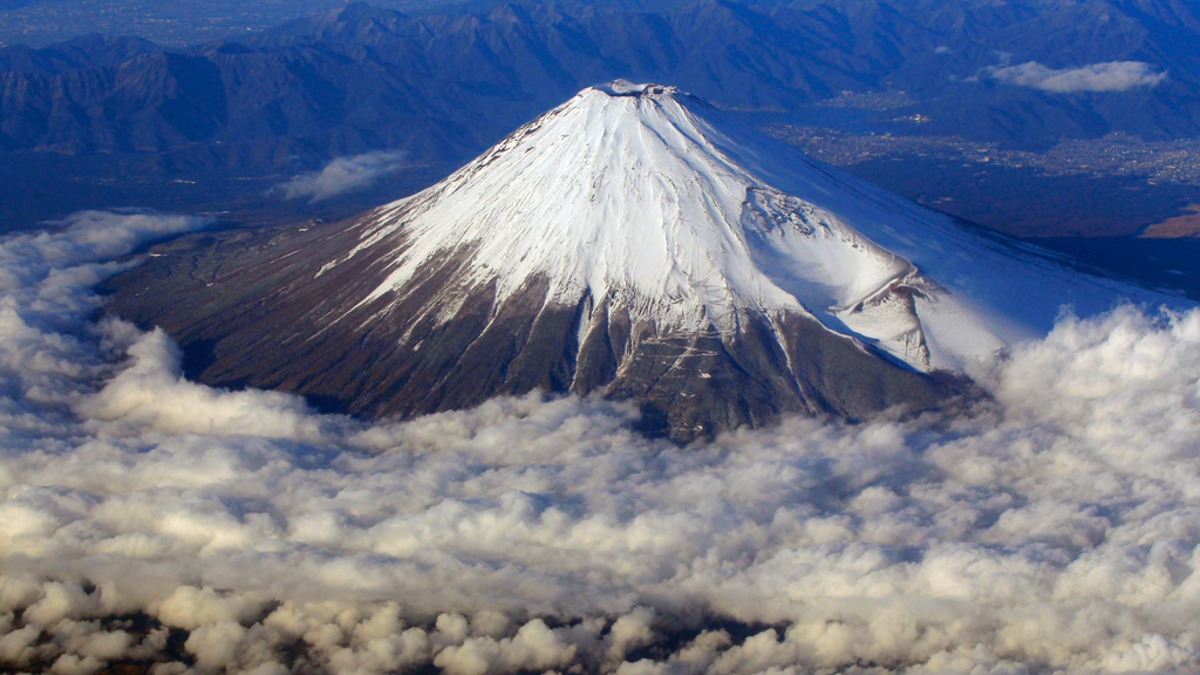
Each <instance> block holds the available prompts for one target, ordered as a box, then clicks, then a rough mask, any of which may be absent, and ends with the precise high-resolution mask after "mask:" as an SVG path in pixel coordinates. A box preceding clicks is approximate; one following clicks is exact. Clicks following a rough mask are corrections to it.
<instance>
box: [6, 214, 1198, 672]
mask: <svg viewBox="0 0 1200 675" xmlns="http://www.w3.org/2000/svg"><path fill="white" fill-rule="evenodd" d="M130 217H136V218H151V219H153V218H155V217H154V216H151V215H148V214H139V215H136V216H132V215H130V214H125V215H119V214H118V215H114V216H111V217H109V216H100V215H93V216H90V217H89V218H87V219H84V220H89V219H90V222H95V223H106V224H105V225H104V227H111V228H115V232H114V234H113V235H111V236H101V233H100V232H89V233H88V235H87V236H80V234H79V232H78V231H74V233H73V234H72V233H71V232H72V230H71V229H68V230H67V232H64V233H60V234H58V235H23V236H20V237H9V238H7V239H2V240H0V278H3V279H6V280H8V282H7V285H6V286H4V287H3V288H0V308H3V309H4V312H5V313H4V314H0V318H2V319H3V320H0V338H2V339H0V662H2V663H0V667H3V668H14V669H15V668H25V669H32V668H35V667H42V668H48V667H50V665H53V666H54V667H55V668H56V669H57V670H59V671H61V672H86V671H89V670H95V669H96V668H99V667H102V666H103V665H104V664H106V663H111V662H112V661H114V660H116V659H119V658H122V657H124V658H137V659H158V660H163V659H166V658H169V657H167V656H166V654H167V650H166V645H167V641H168V636H169V634H170V632H171V631H175V632H176V635H177V636H178V637H180V638H183V639H182V641H180V642H179V643H177V644H181V645H182V646H183V653H182V654H181V653H180V652H178V651H175V652H172V653H174V654H175V656H176V658H182V657H186V658H187V659H190V660H191V661H190V662H189V663H182V662H180V663H164V664H161V665H160V666H159V671H160V672H184V671H186V670H187V669H188V668H194V669H198V670H201V671H208V672H217V671H220V670H221V669H229V670H236V671H245V672H260V673H277V672H286V671H311V670H319V669H326V670H331V671H338V672H350V671H358V672H391V671H396V670H403V669H406V668H414V667H420V666H437V667H440V668H443V669H446V670H448V671H453V672H460V673H476V672H516V671H523V670H530V669H538V670H542V669H558V670H566V669H568V668H569V667H570V666H572V665H573V664H575V663H582V664H585V665H586V666H588V667H590V668H595V669H598V670H602V671H605V672H622V673H702V672H712V673H746V672H760V671H769V670H770V669H775V670H776V672H809V671H813V670H818V669H828V670H845V671H851V672H852V671H855V669H860V670H861V671H862V672H869V671H870V669H868V668H866V667H864V666H860V665H859V664H881V665H880V666H879V668H878V669H877V670H881V669H885V667H886V668H890V669H893V670H898V671H907V672H913V673H918V672H928V673H934V672H947V671H957V672H972V671H974V672H995V673H1000V672H1028V671H1030V670H1041V669H1044V670H1062V671H1115V670H1138V671H1164V672H1172V671H1174V672H1180V671H1195V670H1196V669H1197V668H1200V637H1198V636H1200V618H1198V617H1200V571H1198V569H1197V568H1198V566H1200V557H1198V556H1197V555H1196V551H1198V550H1200V462H1198V461H1197V460H1198V459H1200V441H1198V440H1197V439H1200V313H1196V312H1193V313H1189V314H1181V315H1163V316H1147V315H1145V314H1143V313H1141V312H1138V311H1136V310H1133V309H1130V308H1124V309H1120V310H1118V311H1116V312H1114V313H1113V314H1111V315H1109V316H1106V317H1101V318H1097V319H1092V320H1087V321H1082V320H1074V319H1067V320H1064V321H1062V322H1061V323H1060V325H1059V326H1058V327H1057V328H1056V329H1055V331H1054V333H1052V334H1051V335H1050V336H1049V337H1048V338H1047V339H1045V340H1043V341H1039V342H1035V343H1030V344H1027V345H1024V346H1022V347H1019V348H1017V349H1015V350H1013V353H1012V354H1011V357H1010V358H1009V360H1007V361H1006V362H1003V363H998V364H996V365H995V366H994V367H993V368H992V369H990V370H989V371H987V372H986V373H985V374H984V375H983V376H982V379H983V383H984V385H985V386H986V387H987V388H988V389H989V390H990V391H991V392H992V393H993V397H994V399H993V400H992V401H989V402H983V403H980V404H979V405H978V406H976V407H975V408H974V409H973V410H971V411H969V412H966V413H961V414H958V415H954V416H950V415H941V416H938V415H931V416H927V417H925V418H922V419H918V420H912V421H909V422H899V421H894V420H893V421H885V420H880V421H876V422H872V423H865V424H860V425H844V424H834V423H828V422H822V421H818V420H809V419H799V418H790V419H787V420H784V421H783V422H782V423H781V424H780V425H779V426H777V427H774V428H771V429H766V430H761V431H754V432H750V431H743V432H738V433H734V434H729V435H726V436H723V437H721V438H720V439H718V440H717V441H715V442H712V443H708V444H699V445H694V446H690V447H687V448H680V447H676V446H673V445H671V444H668V443H665V442H659V441H651V440H647V439H645V438H642V437H640V436H638V435H636V434H634V433H632V432H631V431H629V428H628V422H629V420H630V418H631V416H632V414H633V413H632V411H631V409H630V408H628V407H626V406H621V405H615V404H609V403H604V402H601V401H596V400H580V399H575V398H568V399H561V400H546V399H544V398H543V397H541V396H536V395H533V396H527V397H522V398H500V399H495V400H492V401H489V402H488V403H486V404H484V405H483V406H481V407H479V408H477V409H475V410H469V411H459V412H452V413H445V414H440V415H432V416H428V417H423V418H419V419H416V420H412V421H410V422H406V423H386V422H381V423H376V424H369V423H362V422H356V421H353V420H349V419H346V418H341V417H331V416H320V415H314V414H312V413H311V412H309V411H308V410H307V409H306V408H305V407H304V406H303V404H302V403H301V402H300V401H299V400H297V399H294V398H291V397H288V396H283V395H279V394H270V393H263V392H237V393H233V392H225V391H220V390H216V389H212V388H209V387H204V386H202V385H198V384H195V383H191V382H187V381H186V380H184V379H183V378H182V377H181V376H180V374H179V370H178V354H177V352H176V351H175V349H174V347H173V346H172V345H171V343H170V341H169V340H168V339H167V338H166V337H165V336H164V335H162V334H161V333H157V332H152V333H148V334H139V333H137V331H135V330H133V329H132V328H131V327H129V326H127V325H124V324H120V323H117V322H112V321H109V322H105V323H103V325H96V324H93V323H90V322H89V317H90V316H91V313H92V310H93V309H94V308H95V307H96V298H95V297H94V296H93V295H92V294H91V293H90V291H89V290H88V288H89V285H90V283H91V280H93V279H94V278H96V277H98V276H100V275H102V274H104V273H107V272H110V271H112V270H113V269H116V267H114V266H111V265H109V264H107V263H102V262H98V257H97V256H107V255H115V254H117V253H120V250H119V249H122V248H126V249H127V248H129V247H130V246H134V245H136V243H137V242H138V241H139V240H140V237H141V236H143V235H144V236H150V235H151V234H153V233H156V232H164V231H176V230H178V229H183V228H186V227H194V226H198V225H199V223H195V222H190V221H170V222H173V223H174V224H167V222H159V221H155V223H156V224H154V225H151V224H149V221H127V220H126V218H130ZM81 222H82V221H81ZM137 222H141V223H142V224H141V225H137V224H136V223H137ZM97 227H99V225H97ZM130 230H134V231H136V232H138V233H141V234H139V235H137V236H133V237H126V236H125V233H128V232H129V231H130ZM90 239H96V240H99V241H102V242H110V243H104V244H102V245H96V244H95V243H94V242H92V243H88V240H90ZM120 241H124V242H125V243H123V244H119V245H118V244H115V243H111V242H120ZM100 249H103V251H100ZM64 279H67V280H70V281H69V282H63V281H62V280H64ZM135 612H144V613H145V614H146V615H147V616H148V617H150V618H151V619H152V621H153V622H152V623H151V624H150V625H149V626H140V627H139V626H134V625H132V624H125V623H121V624H109V623H106V622H108V621H110V620H112V619H114V617H125V616H129V615H131V614H133V613H135ZM765 626H770V627H769V628H767V627H765ZM181 631H186V635H185V634H183V633H182V632H181ZM173 644H175V643H173ZM298 646H299V647H298Z"/></svg>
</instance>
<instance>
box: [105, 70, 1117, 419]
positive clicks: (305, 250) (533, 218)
mask: <svg viewBox="0 0 1200 675" xmlns="http://www.w3.org/2000/svg"><path fill="white" fill-rule="evenodd" d="M243 248H244V247H243ZM154 260H155V261H156V264H160V265H161V264H165V263H163V262H161V260H162V259H161V258H156V259H154ZM191 265H192V263H190V262H189V264H188V265H184V266H182V267H186V268H187V269H188V270H190V269H192V267H191ZM220 266H221V269H222V270H223V272H222V275H221V276H220V277H219V278H217V279H215V280H214V281H213V282H212V283H210V284H208V285H205V286H203V287H199V286H195V285H194V282H195V279H194V278H192V277H191V276H190V275H188V274H185V273H183V270H182V267H181V268H180V273H179V274H172V273H168V274H166V276H173V277H174V278H177V279H178V281H177V287H176V288H175V289H173V290H174V291H176V292H173V293H171V294H166V295H164V297H168V296H169V297H172V298H174V297H176V296H177V295H179V296H180V297H182V296H187V297H188V298H189V300H188V301H184V302H181V303H179V305H178V306H179V307H181V308H182V307H186V308H187V309H186V311H182V310H181V311H180V312H179V313H177V314H176V313H174V312H175V310H174V309H171V308H164V307H162V306H161V305H156V304H155V301H154V299H151V298H145V299H142V298H135V299H134V300H132V301H130V300H129V299H128V297H127V296H126V297H125V298H124V299H119V300H118V302H119V303H120V302H125V303H126V307H132V308H133V311H131V312H130V313H131V314H132V318H134V319H136V320H139V321H154V322H156V323H159V324H160V325H164V326H166V327H167V328H168V329H171V327H172V326H173V325H174V327H175V329H176V330H175V331H174V332H176V333H179V332H183V333H185V334H192V335H196V336H199V337H198V338H197V339H203V340H205V341H207V343H208V344H209V345H210V346H211V345H215V346H214V347H212V349H213V353H214V354H218V355H219V357H218V358H217V360H216V361H214V363H213V364H212V365H211V366H210V367H209V368H208V369H207V370H206V371H205V373H206V375H205V377H206V379H208V380H209V381H211V382H214V383H217V384H225V383H241V384H252V385H254V386H268V387H270V386H279V387H283V388H289V389H293V390H297V391H301V392H302V393H306V394H312V395H315V396H320V397H322V398H324V399H326V400H330V399H332V400H336V401H339V402H341V403H342V404H343V405H344V406H345V409H348V410H350V411H352V412H357V413H368V414H402V415H411V414H419V413H425V412H431V411H435V410H446V409H452V408H461V407H466V406H471V405H476V404H478V403H481V402H483V401H484V400H486V399H487V398H488V397H491V396H494V395H496V394H505V393H507V394H519V393H525V392H528V391H530V390H532V389H534V388H543V389H546V390H550V391H558V392H567V391H569V392H573V393H578V394H589V393H593V392H600V393H602V394H603V395H605V396H608V397H611V398H616V399H632V400H635V401H637V402H638V403H640V404H641V405H642V407H643V410H644V411H645V412H646V413H647V415H648V419H649V420H651V421H652V422H653V421H655V420H657V421H658V422H659V424H658V430H659V431H662V432H663V433H666V434H668V435H670V436H672V437H675V438H678V439H681V440H686V439H689V438H693V437H695V436H697V435H709V434H711V433H714V432H716V431H719V430H722V429H729V428H733V427H736V426H738V425H741V424H755V425H757V424H761V423H764V422H765V421H767V420H769V419H772V418H773V417H775V416H777V415H778V414H779V413H781V412H784V411H795V412H807V413H810V414H820V413H832V414H836V415H840V416H844V417H849V418H859V417H863V416H865V415H868V414H871V413H874V412H877V411H879V410H882V409H884V408H888V407H891V406H894V405H898V404H905V405H910V406H915V407H925V406H928V405H931V404H933V403H934V402H936V401H938V400H941V399H942V398H944V397H945V396H947V395H949V394H952V393H954V392H955V391H957V390H958V389H957V385H949V384H948V383H947V380H946V379H945V378H943V377H941V376H940V375H939V376H937V377H934V376H931V375H930V374H928V373H932V372H933V371H954V372H958V373H962V372H964V371H965V370H966V369H967V366H968V365H969V364H970V363H972V362H973V361H975V360H978V359H981V358H990V357H991V356H993V354H994V353H995V352H997V351H1000V350H1002V349H1004V348H1006V347H1007V346H1008V345H1011V344H1013V343H1015V342H1017V341H1019V340H1021V339H1024V338H1027V337H1032V336H1035V335H1037V334H1038V333H1039V332H1042V331H1044V330H1047V329H1048V328H1049V326H1050V325H1051V324H1052V323H1053V321H1054V319H1055V317H1056V316H1057V314H1058V311H1059V306H1060V305H1061V304H1063V303H1072V302H1073V303H1074V304H1075V306H1076V308H1077V309H1078V310H1079V311H1080V312H1081V313H1083V314H1087V313H1092V312H1095V311H1099V310H1102V309H1107V308H1109V307H1110V306H1111V305H1112V303H1113V301H1114V300H1115V299H1117V298H1118V297H1120V296H1121V295H1127V296H1129V295H1132V296H1133V297H1135V298H1137V297H1138V296H1137V294H1136V293H1135V292H1131V291H1133V290H1134V289H1128V288H1126V287H1121V286H1119V285H1117V284H1115V283H1112V282H1108V281H1104V280H1099V279H1089V278H1086V277H1083V276H1082V275H1080V274H1078V273H1076V272H1074V271H1072V270H1069V269H1066V268H1064V267H1062V266H1061V265H1060V264H1059V263H1058V262H1057V261H1055V260H1051V259H1049V258H1046V257H1043V256H1042V255H1040V254H1038V253H1036V252H1035V251H1033V250H1031V249H1028V248H1021V247H1019V246H1016V245H1013V244H1010V243H1008V242H1006V241H1004V240H1001V239H997V238H993V237H987V236H982V235H980V234H978V233H976V232H974V231H972V230H970V229H967V228H965V227H963V226H961V225H960V224H958V223H956V222H954V221H952V220H950V219H949V218H947V217H945V216H942V215H940V214H936V213H933V212H930V211H928V210H925V209H922V208H920V207H918V206H917V205H915V204H913V203H911V202H907V201H905V200H902V199H900V198H897V197H895V196H893V195H890V194H888V193H885V192H883V191H881V190H879V189H878V188H875V187H872V186H870V185H867V184H865V183H862V182H861V181H857V180H855V179H853V178H850V177H849V176H846V175H844V174H842V173H840V172H838V171H836V170H834V169H832V168H830V167H827V166H824V165H820V164H818V163H815V162H813V161H811V160H808V159H807V158H805V157H803V156H802V155H799V154H797V153H794V152H792V151H790V150H788V149H787V148H786V147H783V146H781V145H780V144H779V143H778V142H776V141H774V140H772V139H768V138H765V137H763V136H761V135H759V134H758V133H757V132H755V131H753V130H750V129H746V128H744V127H741V126H740V125H738V124H737V123H736V122H734V121H732V120H730V119H728V118H727V117H725V116H724V115H723V114H722V113H721V112H720V111H718V110H716V109H715V108H712V107H710V106H705V105H698V104H697V99H695V98H693V97H691V96H688V95H683V94H681V93H680V92H679V91H678V90H676V89H675V88H673V87H670V86H666V85H661V84H633V83H630V82H626V81H621V80H618V81H614V82H611V83H608V84H606V85H601V86H597V87H589V88H587V89H585V90H583V91H581V92H580V93H578V94H577V95H576V96H574V97H573V98H572V99H570V100H569V101H567V102H566V103H564V104H562V105H560V106H558V107H557V108H555V109H553V110H551V111H549V112H547V113H546V114H544V115H542V116H541V117H539V118H537V119H536V120H534V121H532V122H530V123H529V124H526V125H525V126H523V127H521V128H520V129H518V130H517V131H515V132H513V133H512V134H511V135H509V136H508V137H507V138H506V139H504V140H503V141H501V142H500V143H499V144H497V145H496V146H494V147H492V148H491V149H489V150H488V151H487V152H485V153H483V154H482V155H480V156H479V157H478V158H476V159H475V160H473V161H471V162H469V163H468V164H467V165H465V166H464V167H462V168H461V169H459V170H458V171H456V172H455V173H454V174H452V175H451V176H449V177H448V178H446V179H445V180H443V181H442V182H440V183H438V184H437V185H434V186H433V187H430V188H429V189H427V190H425V191H423V192H421V193H419V194H416V195H413V196H411V197H407V198H405V199H401V200H399V201H396V202H393V203H391V204H387V205H384V206H381V207H379V208H377V209H374V210H372V211H370V212H368V213H366V214H364V215H363V216H362V217H360V218H358V219H355V220H353V221H350V222H348V223H346V224H343V225H341V226H337V227H336V228H335V229H334V230H332V231H328V230H323V229H321V228H313V229H312V231H311V232H306V233H298V234H289V235H288V236H286V237H284V238H283V239H281V240H279V241H275V242H273V243H272V245H271V246H266V247H250V248H249V249H247V251H246V252H245V253H244V254H235V255H234V259H223V260H222V261H221V265H220ZM226 270H227V271H226ZM160 274H161V272H160ZM139 303H149V305H150V307H151V309H150V310H149V311H145V310H139V309H138V308H140V307H145V306H146V305H145V304H139ZM248 306H253V307H255V311H254V312H246V311H244V308H245V307H248ZM230 317H234V318H230ZM280 330H283V331H284V333H285V334H283V335H279V331H280ZM264 340H271V341H272V344H271V345H270V348H266V345H264V342H263V341H264ZM264 355H265V356H264Z"/></svg>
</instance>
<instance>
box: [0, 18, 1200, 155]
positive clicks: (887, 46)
mask: <svg viewBox="0 0 1200 675" xmlns="http://www.w3.org/2000/svg"><path fill="white" fill-rule="evenodd" d="M657 4H658V6H659V7H660V8H659V9H654V10H649V9H639V8H636V3H634V5H635V8H629V7H621V6H613V5H611V4H609V3H584V2H573V1H570V0H567V1H563V2H527V3H511V2H510V3H475V5H473V6H468V7H467V8H460V9H456V10H453V11H451V10H443V11H441V12H440V13H425V14H422V15H414V16H408V15H405V14H402V13H399V12H396V11H391V10H384V9H378V8H374V7H370V6H368V5H365V4H353V5H348V6H346V7H345V8H343V9H339V10H336V11H333V12H329V13H326V14H323V15H320V16H317V17H313V18H310V19H304V20H299V21H294V22H291V23H288V24H286V25H283V26H281V27H279V28H277V29H273V30H269V31H266V32H264V33H261V34H255V35H253V36H251V37H246V38H240V39H227V40H223V41H219V42H213V43H209V44H205V45H201V46H197V47H194V48H189V49H180V50H168V49H163V48H160V47H157V46H155V45H153V44H150V43H147V42H145V41H142V40H137V39H130V38H116V39H108V38H104V39H102V38H97V37H90V38H82V39H77V40H72V41H70V42H67V43H63V44H59V45H55V46H53V47H48V48H44V49H29V48H24V47H10V48H7V49H3V50H0V149H2V150H4V151H10V152H11V151H16V150H45V151H55V152H64V153H76V154H78V153H94V152H103V153H147V152H150V153H164V152H165V153H177V155H173V156H172V157H171V158H170V159H168V160H167V162H168V165H169V166H170V165H177V164H179V165H187V164H188V163H200V164H203V165H223V166H243V167H255V168H260V169H261V168H264V167H268V166H279V165H280V164H281V163H282V162H283V160H284V159H285V158H288V157H292V156H296V155H299V156H302V157H312V158H317V157H328V156H332V155H337V154H346V153H353V152H358V151H363V150H369V149H375V148H381V147H387V148H393V149H394V148H403V149H407V150H409V151H411V152H413V153H415V155H416V156H419V157H425V158H435V159H439V160H448V161H456V160H457V161H461V160H462V159H465V158H466V157H469V156H470V155H472V154H473V153H475V152H477V151H479V150H480V149H482V148H484V147H486V146H487V145H488V144H490V143H492V142H494V141H495V140H496V139H498V138H499V137H501V136H502V135H504V134H505V133H507V132H508V131H511V130H512V129H513V128H515V127H516V126H517V125H518V124H519V123H520V122H521V121H522V120H524V119H527V118H528V117H530V116H531V115H533V114H535V113H536V112H537V111H539V110H542V109H545V108H546V107H548V106H549V105H552V104H553V103H554V102H555V101H559V100H562V99H563V98H565V97H566V96H569V95H570V94H571V92H574V91H577V90H578V89H579V88H580V87H582V86H586V85H588V84H592V83H595V82H598V81H606V80H608V79H611V78H613V77H616V76H623V77H628V78H631V79H636V80H662V81H669V82H673V83H677V84H678V85H679V86H682V87H685V88H687V89H688V90H689V91H693V92H696V94H697V95H700V96H704V97H705V98H707V99H709V100H711V101H713V102H714V104H716V105H718V106H721V107H725V108H729V109H732V110H738V111H742V112H744V113H745V114H747V115H750V114H754V113H757V114H759V115H760V116H763V115H775V116H777V117H787V115H788V114H789V113H791V112H794V111H795V110H797V109H800V108H804V107H806V106H812V105H813V104H817V103H820V102H823V101H828V100H830V99H833V98H835V97H838V96H839V95H840V94H841V93H842V92H858V93H880V92H884V93H890V94H894V95H896V96H894V97H893V98H894V101H893V102H891V103H889V104H888V105H886V106H884V108H885V109H881V110H870V108H871V107H872V105H867V106H866V108H867V110H868V112H869V113H871V114H868V115H867V116H866V117H867V119H868V121H873V122H875V123H878V124H881V125H883V126H884V127H886V126H887V125H888V124H892V125H893V126H894V125H897V124H898V125H900V126H901V127H904V125H906V124H907V125H913V124H915V123H914V122H912V121H908V120H918V121H926V120H927V121H926V122H925V123H924V124H920V125H919V130H920V131H921V132H926V133H954V134H960V135H963V136H966V137H970V138H980V139H990V140H1001V141H1004V142H1006V143H1010V144H1017V145H1023V146H1037V145H1040V144H1046V143H1050V142H1052V141H1054V140H1056V139H1060V138H1063V137H1079V136H1093V135H1099V134H1104V133H1106V132H1109V131H1113V130H1121V131H1127V132H1131V133H1136V134H1142V135H1145V136H1148V137H1153V138H1167V137H1178V136H1193V135H1197V134H1200V79H1198V78H1200V10H1198V9H1197V5H1196V4H1195V3H1193V2H1188V1H1185V0H1087V1H1085V2H1078V1H1074V0H1072V1H1066V0H1016V1H1014V2H1002V3H996V2H990V1H984V0H967V1H965V2H964V1H960V0H953V1H949V0H802V1H798V2H790V3H785V2H751V1H746V0H744V1H734V0H695V1H692V2H673V3H666V5H667V6H666V8H661V7H662V5H663V3H657ZM472 7H473V8H472ZM1105 89H1107V90H1105ZM900 92H903V95H902V96H901V95H900ZM875 107H878V106H875ZM825 110H826V113H827V115H826V116H827V118H828V119H829V120H832V121H834V122H837V121H839V120H840V121H843V122H844V121H845V120H846V119H847V118H848V117H853V116H848V115H846V114H845V113H844V112H843V113H842V114H838V113H837V109H829V108H826V109H825ZM918 116H919V117H918ZM857 117H858V118H861V117H862V115H861V114H859V115H858V116H857ZM896 120H899V121H896ZM905 128H906V127H905Z"/></svg>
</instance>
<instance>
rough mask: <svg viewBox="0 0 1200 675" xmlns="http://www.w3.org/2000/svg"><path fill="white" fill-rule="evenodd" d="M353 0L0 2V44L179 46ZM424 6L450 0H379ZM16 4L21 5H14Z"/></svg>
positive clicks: (379, 0)
mask: <svg viewBox="0 0 1200 675" xmlns="http://www.w3.org/2000/svg"><path fill="white" fill-rule="evenodd" d="M347 4H350V3H349V2H347V0H256V1H255V2H239V1H238V0H188V1H187V2H163V1H162V0H57V1H55V2H50V1H47V0H32V1H31V2H20V1H18V2H12V1H9V2H0V47H6V46H13V45H17V44H24V45H29V46H32V47H42V46H45V45H49V44H52V43H55V42H60V41H63V40H68V39H70V38H72V37H76V36H78V35H84V34H89V33H101V34H104V35H132V36H137V37H141V38H145V39H147V40H150V41H151V42H157V43H159V44H162V45H168V46H173V47H179V46H184V45H192V44H198V43H202V42H207V41H209V40H217V39H220V38H224V37H228V36H230V35H236V34H238V33H246V32H253V31H258V30H262V29H264V28H269V27H271V26H274V25H277V24H279V23H281V22H283V21H287V20H288V19H293V18H297V17H301V16H307V15H311V14H315V13H317V12H322V11H325V10H329V9H333V8H336V7H342V6H345V5H347ZM372 4H374V5H376V6H379V7H389V8H392V9H401V10H406V9H419V8H422V7H430V6H433V5H437V4H445V3H444V0H443V1H442V2H441V3H439V2H438V1H437V0H374V1H373V2H372ZM14 5H16V6H15V7H14Z"/></svg>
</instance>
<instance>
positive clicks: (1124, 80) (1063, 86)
mask: <svg viewBox="0 0 1200 675" xmlns="http://www.w3.org/2000/svg"><path fill="white" fill-rule="evenodd" d="M984 74H986V75H987V76H988V77H990V78H991V79H994V80H997V81H999V82H1003V83H1005V84H1012V85H1017V86H1021V87H1032V88H1034V89H1040V90H1042V91H1049V92H1054V93H1056V94H1071V93H1076V92H1103V91H1129V90H1131V89H1137V88H1141V87H1146V88H1153V87H1157V86H1158V85H1160V84H1162V82H1163V81H1164V80H1166V79H1167V73H1166V72H1156V71H1155V68H1154V66H1152V65H1150V64H1149V63H1146V62H1144V61H1108V62H1105V63H1093V64H1091V65H1087V66H1082V67H1079V68H1061V69H1056V68H1048V67H1046V66H1044V65H1042V64H1040V63H1038V62H1037V61H1027V62H1025V63H1021V64H1018V65H1015V66H1009V65H1004V66H993V67H990V68H986V69H984Z"/></svg>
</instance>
